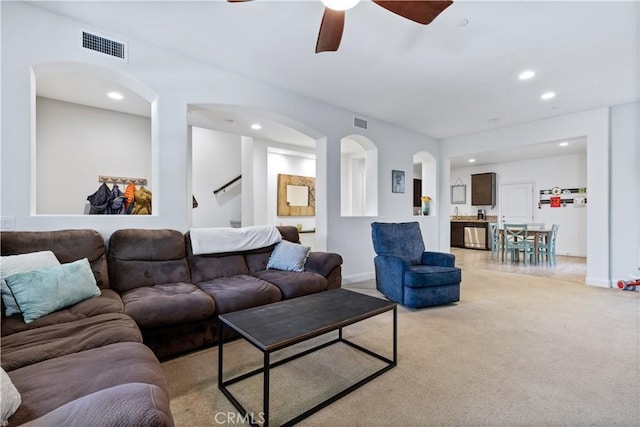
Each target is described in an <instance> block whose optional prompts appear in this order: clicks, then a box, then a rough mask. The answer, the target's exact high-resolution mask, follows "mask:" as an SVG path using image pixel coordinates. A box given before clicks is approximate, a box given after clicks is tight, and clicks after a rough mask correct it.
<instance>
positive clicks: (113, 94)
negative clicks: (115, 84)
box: [107, 92, 124, 101]
mask: <svg viewBox="0 0 640 427" xmlns="http://www.w3.org/2000/svg"><path fill="white" fill-rule="evenodd" d="M107 96H108V97H109V98H111V99H115V100H116V101H120V100H121V99H124V96H122V94H121V93H119V92H109V93H108V94H107Z"/></svg>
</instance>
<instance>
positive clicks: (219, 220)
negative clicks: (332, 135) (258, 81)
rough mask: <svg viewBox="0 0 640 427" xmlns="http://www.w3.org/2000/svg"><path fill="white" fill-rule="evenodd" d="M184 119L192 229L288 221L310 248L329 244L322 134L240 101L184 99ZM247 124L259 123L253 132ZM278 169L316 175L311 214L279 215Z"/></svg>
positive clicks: (284, 171) (287, 223)
mask: <svg viewBox="0 0 640 427" xmlns="http://www.w3.org/2000/svg"><path fill="white" fill-rule="evenodd" d="M187 120H188V125H189V126H190V128H191V131H190V135H191V137H190V138H189V140H190V147H189V149H190V151H191V155H190V158H191V166H190V171H191V172H190V174H191V179H190V180H189V182H190V184H191V187H192V188H191V190H192V191H193V195H194V196H195V198H196V199H197V201H198V208H196V209H193V210H192V214H191V226H193V227H219V226H225V227H228V226H229V225H230V223H231V226H239V225H241V226H251V225H265V224H268V225H293V226H299V227H300V228H301V229H302V231H303V233H301V235H300V237H301V240H303V243H305V244H307V245H308V246H312V247H313V248H314V249H316V248H320V247H324V246H326V215H327V213H326V206H327V204H326V197H327V196H326V194H327V190H326V188H327V182H326V143H322V141H325V137H324V136H323V135H322V134H321V133H320V132H318V131H317V130H315V129H313V128H312V127H310V126H307V125H306V124H304V123H300V122H298V121H296V120H293V119H291V118H289V117H286V116H283V115H281V114H278V113H274V112H272V111H268V110H262V109H257V108H253V107H246V106H241V105H228V104H213V103H197V104H189V105H188V115H187ZM252 124H259V125H260V126H261V128H260V129H252V127H251V125H252ZM279 174H283V175H296V176H299V177H310V178H313V179H314V180H315V187H314V189H313V190H314V191H313V193H314V194H313V196H314V203H315V216H313V215H304V216H302V215H299V216H296V215H295V214H294V215H287V216H279V215H278V209H277V206H278V188H279V187H278V175H279ZM239 176H240V177H241V178H240V179H239V180H237V181H235V182H233V183H232V184H230V185H228V186H225V184H227V183H229V182H230V181H232V180H234V179H235V178H237V177H239ZM221 187H225V188H224V189H223V190H221V191H217V192H216V193H214V192H213V191H214V190H218V189H220V188H221ZM323 245H324V246H323Z"/></svg>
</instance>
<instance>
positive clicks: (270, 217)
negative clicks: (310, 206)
mask: <svg viewBox="0 0 640 427" xmlns="http://www.w3.org/2000/svg"><path fill="white" fill-rule="evenodd" d="M265 143H267V145H270V146H273V145H274V144H272V143H271V144H270V143H268V142H265ZM278 146H279V147H281V146H282V144H278ZM291 148H292V149H294V150H296V149H299V147H291ZM278 174H287V175H299V176H308V177H313V178H315V176H316V160H315V158H313V159H310V158H308V157H300V156H295V155H289V154H281V153H273V152H268V156H267V187H266V193H267V224H271V225H293V226H297V225H298V224H301V225H302V229H303V230H315V228H316V217H315V216H278Z"/></svg>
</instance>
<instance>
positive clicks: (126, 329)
mask: <svg viewBox="0 0 640 427" xmlns="http://www.w3.org/2000/svg"><path fill="white" fill-rule="evenodd" d="M117 342H142V335H141V334H140V330H139V329H138V327H137V326H136V324H135V322H134V321H133V319H131V318H130V317H129V316H127V315H125V314H122V313H110V314H100V315H97V316H91V317H87V318H85V319H79V320H77V321H74V322H65V323H58V324H53V325H48V326H44V327H41V328H35V329H29V330H26V331H22V332H18V333H15V334H11V335H8V336H6V337H3V338H2V367H3V368H4V369H5V370H6V371H12V370H14V369H18V368H22V367H23V366H27V365H32V364H34V363H38V362H42V361H43V360H48V359H52V358H54V357H60V356H64V355H66V354H72V353H78V352H81V351H84V350H88V349H91V348H97V347H102V346H105V345H107V344H113V343H117Z"/></svg>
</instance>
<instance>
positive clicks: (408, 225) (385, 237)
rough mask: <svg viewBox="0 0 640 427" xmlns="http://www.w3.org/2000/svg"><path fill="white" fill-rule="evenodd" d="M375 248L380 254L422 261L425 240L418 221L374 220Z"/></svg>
mask: <svg viewBox="0 0 640 427" xmlns="http://www.w3.org/2000/svg"><path fill="white" fill-rule="evenodd" d="M371 237H372V239H373V248H374V249H375V251H376V254H378V255H393V256H397V257H399V258H402V259H404V260H407V261H409V263H410V264H419V263H421V262H422V253H423V252H424V241H423V240H422V232H421V231H420V224H419V223H418V222H417V221H414V222H403V223H385V222H374V223H372V224H371Z"/></svg>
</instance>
